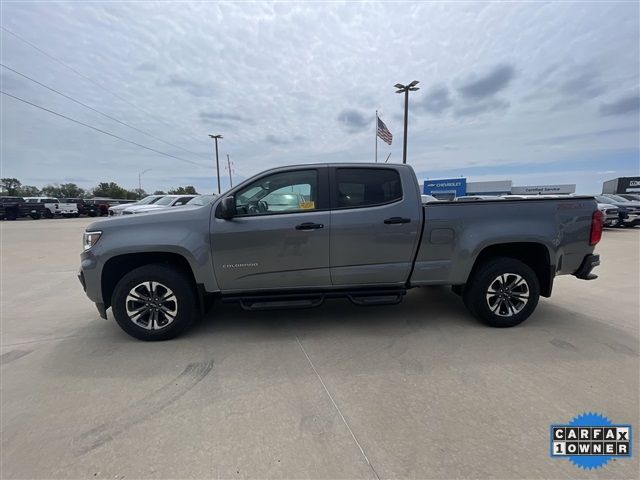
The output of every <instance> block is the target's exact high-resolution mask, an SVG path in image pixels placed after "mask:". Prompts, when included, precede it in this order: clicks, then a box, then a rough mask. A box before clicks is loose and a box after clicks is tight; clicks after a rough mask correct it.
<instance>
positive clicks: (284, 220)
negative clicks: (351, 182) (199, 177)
mask: <svg viewBox="0 0 640 480" xmlns="http://www.w3.org/2000/svg"><path fill="white" fill-rule="evenodd" d="M231 195H233V196H234V197H235V201H236V208H237V215H236V216H235V217H234V218H232V219H231V220H224V219H222V218H219V215H217V214H215V213H214V216H213V218H212V222H211V249H212V258H213V263H214V270H215V273H216V278H217V280H218V284H219V285H220V288H221V289H222V290H223V291H225V292H229V291H242V290H261V289H265V290H269V289H270V290H277V289H291V288H300V289H310V288H311V289H312V288H318V287H327V286H331V279H330V275H329V232H330V223H331V222H330V220H331V219H330V213H329V187H328V169H327V167H325V166H320V167H299V168H294V169H290V170H278V171H276V172H272V173H265V174H264V175H262V176H260V177H259V178H257V179H256V180H254V181H253V182H251V183H249V184H247V185H245V186H241V187H240V188H237V189H235V190H234V191H232V192H231Z"/></svg>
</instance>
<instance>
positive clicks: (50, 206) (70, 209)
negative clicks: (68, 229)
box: [24, 197, 80, 218]
mask: <svg viewBox="0 0 640 480" xmlns="http://www.w3.org/2000/svg"><path fill="white" fill-rule="evenodd" d="M24 200H25V202H27V203H41V204H44V208H45V210H44V216H45V217H46V218H53V217H54V216H56V215H60V216H63V217H65V218H69V217H79V216H80V214H79V213H78V204H77V203H64V202H61V201H60V200H58V199H57V198H53V197H24Z"/></svg>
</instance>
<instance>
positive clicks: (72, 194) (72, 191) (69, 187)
mask: <svg viewBox="0 0 640 480" xmlns="http://www.w3.org/2000/svg"><path fill="white" fill-rule="evenodd" d="M84 194H85V191H84V188H80V187H79V186H78V185H76V184H75V183H63V184H62V185H60V195H59V196H60V197H69V198H77V197H82V196H83V195H84Z"/></svg>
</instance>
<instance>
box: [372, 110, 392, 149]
mask: <svg viewBox="0 0 640 480" xmlns="http://www.w3.org/2000/svg"><path fill="white" fill-rule="evenodd" d="M376 118H377V119H378V136H379V137H380V138H381V139H382V140H384V141H385V142H386V143H388V144H389V145H391V142H392V141H393V135H391V132H390V131H389V129H388V128H387V126H386V125H385V124H384V122H383V121H382V120H380V117H377V116H376Z"/></svg>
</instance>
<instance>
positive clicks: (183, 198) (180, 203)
mask: <svg viewBox="0 0 640 480" xmlns="http://www.w3.org/2000/svg"><path fill="white" fill-rule="evenodd" d="M192 198H193V197H182V198H179V199H178V201H177V202H176V203H174V205H184V204H185V203H187V202H188V201H189V200H191V199H192Z"/></svg>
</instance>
